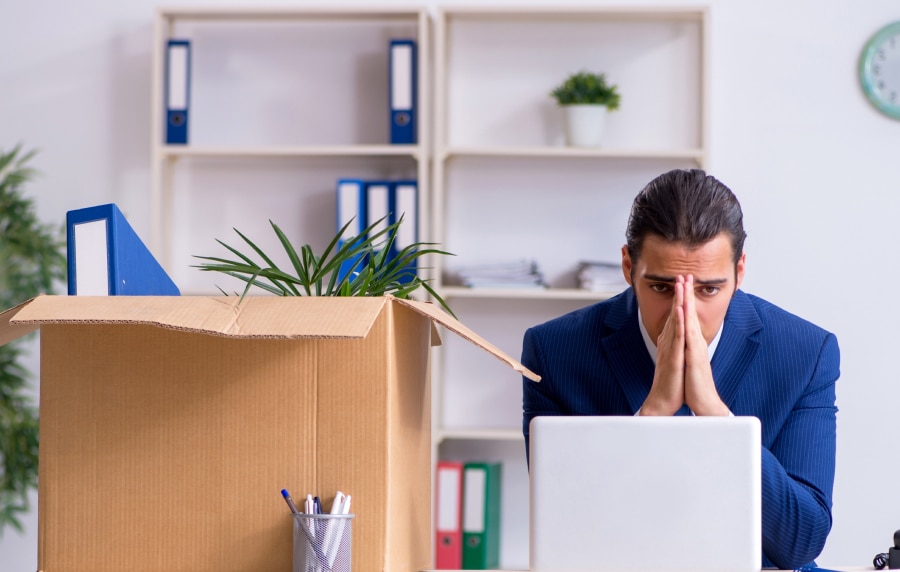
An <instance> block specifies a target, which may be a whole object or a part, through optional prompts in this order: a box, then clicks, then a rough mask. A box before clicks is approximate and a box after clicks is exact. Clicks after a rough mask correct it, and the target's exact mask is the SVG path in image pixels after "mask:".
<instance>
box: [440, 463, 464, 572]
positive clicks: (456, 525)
mask: <svg viewBox="0 0 900 572" xmlns="http://www.w3.org/2000/svg"><path fill="white" fill-rule="evenodd" d="M436 471H437V472H436V474H435V479H434V480H435V483H434V486H435V495H434V504H435V510H434V536H435V539H434V540H435V542H434V560H435V569H437V570H461V569H462V491H463V489H462V485H463V480H462V475H463V464H462V463H457V462H454V461H440V462H438V464H437V469H436Z"/></svg>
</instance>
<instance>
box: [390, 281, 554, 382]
mask: <svg viewBox="0 0 900 572" xmlns="http://www.w3.org/2000/svg"><path fill="white" fill-rule="evenodd" d="M394 301H396V302H397V303H399V304H403V305H404V306H407V307H409V308H411V309H413V310H415V311H416V312H418V313H420V314H422V315H423V316H425V317H427V318H429V319H431V320H432V322H433V323H438V324H440V325H442V326H444V327H445V328H447V329H448V330H450V331H451V332H453V333H454V334H456V335H458V336H459V337H461V338H462V339H464V340H466V341H467V342H469V343H471V344H474V345H476V346H478V347H479V348H481V349H483V350H484V351H486V352H488V353H489V354H491V355H492V356H494V357H496V358H497V359H499V360H500V361H502V362H503V363H505V364H506V365H508V366H509V367H511V368H512V369H514V370H516V371H517V372H519V373H521V374H522V375H523V376H525V377H527V378H528V379H530V380H531V381H540V380H541V376H539V375H538V374H536V373H534V372H533V371H531V370H530V369H528V368H527V367H525V366H524V365H522V364H521V363H519V361H518V360H515V359H513V358H512V357H510V356H509V355H507V354H506V353H505V352H504V351H503V350H501V349H500V348H498V347H497V346H495V345H494V344H492V343H491V342H489V341H487V340H486V339H484V338H482V337H481V336H479V335H478V334H476V333H475V332H474V331H473V330H472V329H471V328H469V327H468V326H466V325H464V324H463V323H462V322H460V321H459V320H457V319H456V318H454V317H453V316H451V315H450V314H448V313H446V312H444V311H443V310H441V309H440V308H438V307H437V306H435V305H434V304H432V303H430V302H420V301H418V300H404V299H400V298H394Z"/></svg>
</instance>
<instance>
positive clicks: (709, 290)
mask: <svg viewBox="0 0 900 572" xmlns="http://www.w3.org/2000/svg"><path fill="white" fill-rule="evenodd" d="M719 290H721V288H719V287H718V286H704V287H703V288H701V289H700V292H701V293H702V294H703V295H704V296H715V295H716V294H718V293H719Z"/></svg>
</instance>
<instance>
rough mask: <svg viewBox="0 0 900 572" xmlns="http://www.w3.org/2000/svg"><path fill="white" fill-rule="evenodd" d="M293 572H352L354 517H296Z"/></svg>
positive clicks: (331, 515)
mask: <svg viewBox="0 0 900 572" xmlns="http://www.w3.org/2000/svg"><path fill="white" fill-rule="evenodd" d="M293 516H294V566H293V572H350V557H351V556H352V553H351V546H352V539H353V517H354V516H355V515H352V514H303V513H300V514H295V515H293Z"/></svg>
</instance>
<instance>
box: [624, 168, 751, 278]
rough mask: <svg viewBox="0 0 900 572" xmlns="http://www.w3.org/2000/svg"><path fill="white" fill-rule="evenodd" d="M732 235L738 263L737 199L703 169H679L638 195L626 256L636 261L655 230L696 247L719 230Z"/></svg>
mask: <svg viewBox="0 0 900 572" xmlns="http://www.w3.org/2000/svg"><path fill="white" fill-rule="evenodd" d="M723 232H725V233H728V236H729V237H730V238H731V250H732V254H733V257H734V263H735V264H737V262H738V260H740V258H741V254H742V253H743V252H744V239H745V238H747V233H746V232H744V215H743V213H742V212H741V204H740V203H739V202H738V200H737V197H735V196H734V193H732V192H731V189H729V188H728V187H726V186H725V185H724V184H723V183H722V182H721V181H719V180H718V179H716V178H715V177H713V176H711V175H707V174H706V172H704V171H702V170H700V169H691V170H684V169H675V170H673V171H669V172H668V173H664V174H662V175H660V176H658V177H656V178H655V179H653V180H652V181H650V182H649V183H648V184H647V186H646V187H644V188H643V189H642V190H641V192H640V193H638V195H637V196H636V197H635V198H634V203H633V204H632V206H631V215H630V216H629V217H628V228H627V229H626V230H625V238H626V240H627V248H628V255H629V256H630V257H631V260H632V261H633V262H634V261H637V259H638V258H639V257H640V254H641V248H642V247H643V244H644V239H645V238H646V237H647V236H648V235H651V234H655V235H658V236H661V237H662V238H664V239H666V240H668V241H670V242H680V243H682V244H684V245H686V246H688V247H696V246H701V245H703V244H705V243H706V242H709V241H710V240H712V239H713V238H715V237H716V236H718V235H719V234H721V233H723Z"/></svg>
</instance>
